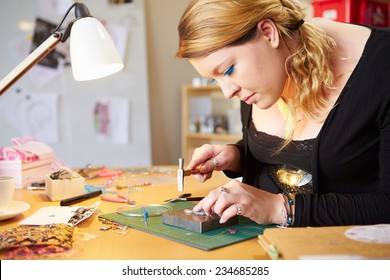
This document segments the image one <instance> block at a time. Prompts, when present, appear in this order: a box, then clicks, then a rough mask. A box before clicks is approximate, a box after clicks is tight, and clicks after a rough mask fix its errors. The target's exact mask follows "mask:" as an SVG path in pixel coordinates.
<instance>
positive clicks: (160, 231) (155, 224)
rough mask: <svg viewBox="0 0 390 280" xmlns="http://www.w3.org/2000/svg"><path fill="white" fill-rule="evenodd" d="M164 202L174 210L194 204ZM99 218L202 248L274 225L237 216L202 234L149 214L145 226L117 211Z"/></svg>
mask: <svg viewBox="0 0 390 280" xmlns="http://www.w3.org/2000/svg"><path fill="white" fill-rule="evenodd" d="M168 205H169V206H171V207H172V208H173V209H174V210H176V209H183V208H192V207H193V206H194V204H192V203H189V202H175V203H170V204H168ZM146 209H148V207H146ZM149 210H150V209H148V211H149ZM132 211H134V210H129V211H128V212H129V213H131V212H132ZM137 213H138V212H137ZM99 217H100V218H103V219H107V220H111V221H114V222H117V223H120V224H122V225H126V226H129V227H132V228H135V229H138V230H142V231H145V232H148V233H152V234H155V235H158V236H161V237H164V238H167V239H170V240H173V241H177V242H180V243H183V244H186V245H190V246H193V247H196V248H199V249H202V250H206V251H208V250H212V249H216V248H219V247H223V246H226V245H230V244H234V243H237V242H241V241H244V240H247V239H251V238H255V237H257V236H258V235H259V234H262V233H263V231H264V229H266V228H270V227H275V226H272V225H271V226H269V225H259V224H256V223H255V222H253V221H251V220H249V219H247V218H244V217H239V220H238V224H236V225H233V226H228V227H224V228H220V229H216V230H212V231H208V232H205V233H197V232H192V231H187V230H184V229H181V228H177V227H173V226H169V225H165V224H163V223H162V217H161V216H157V217H149V218H148V227H145V224H144V220H143V218H142V217H126V216H124V215H120V214H118V213H110V214H103V215H100V216H99ZM228 229H229V230H230V229H233V230H234V231H235V233H233V234H232V233H230V231H229V230H228Z"/></svg>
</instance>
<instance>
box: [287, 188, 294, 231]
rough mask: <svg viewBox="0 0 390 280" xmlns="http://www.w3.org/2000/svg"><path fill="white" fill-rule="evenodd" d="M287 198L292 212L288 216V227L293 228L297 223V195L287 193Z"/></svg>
mask: <svg viewBox="0 0 390 280" xmlns="http://www.w3.org/2000/svg"><path fill="white" fill-rule="evenodd" d="M285 197H286V199H287V204H288V206H289V210H290V211H289V212H288V216H287V226H290V227H291V226H292V225H293V224H294V221H295V193H290V192H285Z"/></svg>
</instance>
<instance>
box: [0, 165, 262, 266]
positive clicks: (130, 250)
mask: <svg viewBox="0 0 390 280" xmlns="http://www.w3.org/2000/svg"><path fill="white" fill-rule="evenodd" d="M172 170H174V171H176V169H175V167H172ZM171 176H172V177H173V179H172V180H171V182H170V183H163V184H158V185H155V186H145V187H140V189H141V191H139V192H134V193H132V194H131V195H129V196H130V197H131V198H132V199H134V200H135V201H137V203H145V204H147V203H162V202H163V201H164V200H165V199H168V198H172V197H177V196H178V195H179V194H180V193H178V192H177V185H176V181H175V180H176V173H175V172H173V173H172V174H171ZM101 180H102V179H95V180H91V181H88V182H87V184H91V185H99V183H100V182H101ZM227 181H228V179H227V178H226V177H225V176H224V175H223V174H222V173H219V172H215V174H214V175H213V178H212V179H211V180H208V181H207V182H206V183H199V182H197V181H195V180H194V179H192V178H191V177H186V178H185V189H184V191H185V192H190V193H192V195H193V196H205V195H207V194H208V192H209V190H211V189H213V188H217V187H219V186H220V185H222V184H224V183H225V182H227ZM99 199H100V198H98V197H97V198H93V199H89V200H86V201H83V202H80V203H79V204H75V205H82V206H89V205H92V204H93V203H95V202H96V201H98V200H99ZM14 200H20V201H25V202H27V203H29V204H30V205H31V207H30V209H29V210H27V211H26V212H24V213H23V214H20V215H18V216H16V217H14V218H11V219H8V220H3V221H0V230H3V229H6V228H11V227H16V226H18V224H19V223H20V222H21V221H22V220H24V219H25V218H26V217H28V216H29V215H31V214H33V213H34V212H35V211H36V210H38V209H39V208H41V207H44V206H54V205H58V206H59V202H58V201H57V202H52V201H50V200H49V198H48V197H47V196H46V194H45V192H44V191H29V190H26V189H23V190H16V192H15V195H14ZM121 206H124V204H120V203H113V202H106V201H101V202H100V205H99V208H98V210H97V213H95V214H94V215H93V216H91V217H90V218H89V219H87V220H85V221H83V222H81V223H80V224H78V225H77V227H78V229H79V231H80V232H84V233H89V234H93V235H97V237H96V238H93V239H91V240H88V241H86V242H85V244H84V249H83V252H82V253H81V254H80V255H77V256H73V257H70V258H66V259H74V260H81V259H86V260H103V259H104V260H213V259H215V260H222V259H228V260H238V259H241V260H255V259H269V258H268V256H267V254H266V253H265V251H264V250H263V249H262V248H261V246H260V245H259V243H258V241H257V238H254V239H251V240H247V241H244V242H240V243H237V244H233V245H230V246H226V247H223V248H219V249H215V250H212V251H203V250H200V249H196V248H193V247H190V246H187V245H183V244H180V243H177V242H174V241H170V240H167V239H164V238H161V237H158V236H155V235H152V234H149V233H145V232H141V231H138V230H135V229H130V230H129V232H128V234H127V235H122V234H119V233H115V232H112V231H101V230H100V229H101V227H102V226H103V224H102V222H101V221H99V219H98V215H100V214H105V213H112V212H115V211H116V210H117V209H118V208H119V207H121ZM5 254H6V252H5V251H0V259H5ZM59 259H60V258H59Z"/></svg>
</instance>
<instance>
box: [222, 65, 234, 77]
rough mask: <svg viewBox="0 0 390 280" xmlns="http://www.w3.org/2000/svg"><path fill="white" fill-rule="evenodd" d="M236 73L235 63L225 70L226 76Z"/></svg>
mask: <svg viewBox="0 0 390 280" xmlns="http://www.w3.org/2000/svg"><path fill="white" fill-rule="evenodd" d="M233 73H234V64H232V65H231V66H230V67H229V68H228V69H227V70H226V71H225V72H223V75H224V76H230V75H232V74H233Z"/></svg>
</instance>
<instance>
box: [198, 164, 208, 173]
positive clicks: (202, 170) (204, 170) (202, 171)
mask: <svg viewBox="0 0 390 280" xmlns="http://www.w3.org/2000/svg"><path fill="white" fill-rule="evenodd" d="M199 170H200V172H201V173H204V172H206V166H204V165H202V166H201V167H200V168H199Z"/></svg>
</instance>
